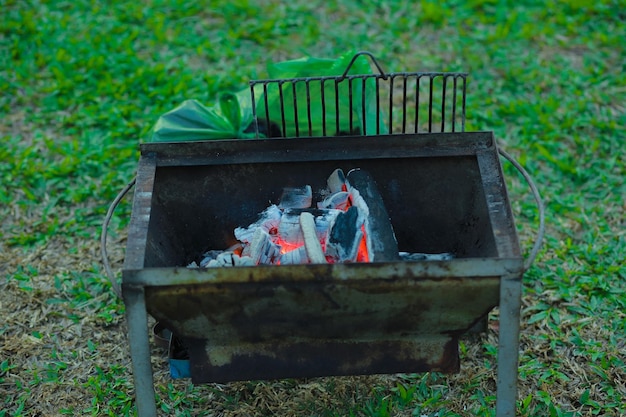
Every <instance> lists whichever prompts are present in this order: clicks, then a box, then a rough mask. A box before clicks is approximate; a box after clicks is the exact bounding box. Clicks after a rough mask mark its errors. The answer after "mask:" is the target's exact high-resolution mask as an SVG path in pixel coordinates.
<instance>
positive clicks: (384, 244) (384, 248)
mask: <svg viewBox="0 0 626 417" xmlns="http://www.w3.org/2000/svg"><path fill="white" fill-rule="evenodd" d="M347 180H348V183H349V184H350V186H351V187H353V188H355V189H356V190H358V194H359V197H360V198H362V199H363V201H364V202H365V204H366V206H367V209H368V211H369V213H368V216H367V224H366V233H367V253H368V255H369V260H370V261H379V262H380V261H382V262H385V261H395V260H398V259H399V256H398V242H397V240H396V236H395V234H394V232H393V227H392V225H391V221H390V219H389V214H388V213H387V209H386V208H385V204H384V202H383V199H382V197H381V195H380V193H379V192H378V189H377V187H376V183H375V182H374V180H373V179H372V177H371V176H370V175H369V173H367V172H366V171H364V170H360V169H357V170H352V171H350V172H349V173H348V176H347ZM350 192H351V193H354V191H353V190H350ZM356 200H357V199H356V198H354V199H353V204H355V202H356Z"/></svg>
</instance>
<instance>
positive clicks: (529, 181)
mask: <svg viewBox="0 0 626 417" xmlns="http://www.w3.org/2000/svg"><path fill="white" fill-rule="evenodd" d="M498 153H499V154H500V155H502V156H503V157H504V158H505V159H506V160H508V161H509V162H510V163H511V164H513V166H514V167H515V168H516V169H517V170H518V171H519V172H520V173H521V174H522V176H523V177H524V179H525V180H526V183H527V184H528V186H529V187H530V191H531V192H532V193H533V197H534V198H535V202H536V203H537V210H538V212H539V230H537V237H536V238H535V243H534V244H533V247H532V249H531V250H530V253H529V254H528V258H526V261H525V262H524V271H528V269H529V268H530V267H531V265H532V264H533V262H534V261H535V258H536V257H537V254H538V253H539V249H541V245H542V243H543V237H544V235H545V231H546V219H545V217H546V213H545V206H544V204H543V201H542V199H541V195H540V194H539V190H538V189H537V186H536V185H535V182H534V181H533V179H532V177H531V176H530V174H529V173H528V172H527V171H526V170H525V169H524V167H523V166H522V165H521V164H520V163H519V162H517V161H516V160H515V158H513V157H512V156H511V155H509V154H508V153H507V152H506V151H504V150H503V149H500V148H498Z"/></svg>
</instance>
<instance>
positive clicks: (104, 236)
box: [100, 177, 137, 298]
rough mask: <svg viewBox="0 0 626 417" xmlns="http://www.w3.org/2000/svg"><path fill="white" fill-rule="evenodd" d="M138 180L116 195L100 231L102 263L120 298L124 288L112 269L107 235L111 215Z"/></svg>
mask: <svg viewBox="0 0 626 417" xmlns="http://www.w3.org/2000/svg"><path fill="white" fill-rule="evenodd" d="M136 182H137V177H135V178H133V179H132V180H131V181H130V182H129V183H128V184H126V186H125V187H124V188H123V189H122V191H120V192H119V194H118V195H117V196H116V197H115V199H114V200H113V202H112V203H111V205H110V206H109V210H108V211H107V214H106V217H105V218H104V222H102V232H101V233H100V254H101V256H102V264H103V265H104V271H105V272H106V274H107V277H108V278H109V281H110V282H111V288H113V291H115V294H117V296H118V297H119V298H122V288H121V287H120V284H118V283H117V280H116V279H115V274H114V273H113V270H112V269H111V264H110V263H109V255H108V253H107V235H108V229H109V223H110V222H111V217H113V212H114V211H115V208H116V207H117V206H118V204H119V203H120V201H121V200H122V198H124V196H125V195H126V194H127V193H128V191H130V189H131V188H133V186H134V185H135V183H136Z"/></svg>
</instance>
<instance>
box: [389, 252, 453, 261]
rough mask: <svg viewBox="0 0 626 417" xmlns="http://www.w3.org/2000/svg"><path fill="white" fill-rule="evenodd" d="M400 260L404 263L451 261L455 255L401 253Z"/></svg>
mask: <svg viewBox="0 0 626 417" xmlns="http://www.w3.org/2000/svg"><path fill="white" fill-rule="evenodd" d="M399 255H400V259H401V260H403V261H449V260H451V259H454V254H453V253H449V252H444V253H408V252H400V253H399Z"/></svg>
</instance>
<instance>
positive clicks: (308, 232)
mask: <svg viewBox="0 0 626 417" xmlns="http://www.w3.org/2000/svg"><path fill="white" fill-rule="evenodd" d="M300 228H301V229H302V236H303V238H304V247H305V249H306V254H307V256H308V258H309V261H310V262H311V263H313V264H325V263H326V257H325V256H324V252H323V251H322V245H321V244H320V241H319V240H318V239H317V234H316V233H315V218H314V217H313V215H312V214H311V213H307V212H304V213H302V214H300Z"/></svg>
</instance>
